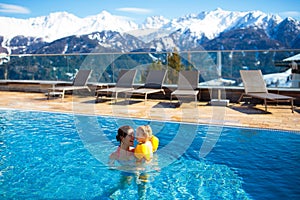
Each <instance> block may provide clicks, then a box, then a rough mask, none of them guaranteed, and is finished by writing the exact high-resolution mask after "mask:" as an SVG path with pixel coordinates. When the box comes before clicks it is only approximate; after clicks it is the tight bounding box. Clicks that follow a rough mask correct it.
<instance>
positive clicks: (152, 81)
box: [126, 70, 167, 103]
mask: <svg viewBox="0 0 300 200" xmlns="http://www.w3.org/2000/svg"><path fill="white" fill-rule="evenodd" d="M166 74H167V70H150V71H149V72H148V75H147V77H146V81H145V84H144V85H143V86H142V87H140V88H138V89H135V90H130V91H126V97H127V96H128V95H129V94H130V95H131V96H132V95H140V96H144V97H145V101H144V102H145V103H146V101H147V98H148V95H149V94H153V93H159V92H162V93H163V94H165V91H164V89H163V88H162V85H163V83H164V81H165V78H166Z"/></svg>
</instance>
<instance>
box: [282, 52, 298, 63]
mask: <svg viewBox="0 0 300 200" xmlns="http://www.w3.org/2000/svg"><path fill="white" fill-rule="evenodd" d="M298 60H300V53H299V54H296V55H294V56H292V57H289V58H286V59H283V61H284V62H288V61H298Z"/></svg>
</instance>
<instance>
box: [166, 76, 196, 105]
mask: <svg viewBox="0 0 300 200" xmlns="http://www.w3.org/2000/svg"><path fill="white" fill-rule="evenodd" d="M198 83H199V71H180V72H179V74H178V83H177V89H175V90H174V91H173V92H172V93H171V95H170V102H172V98H173V96H176V97H177V99H178V101H179V98H178V97H190V96H193V97H194V101H195V106H197V99H198V98H197V97H198V94H199V90H197V88H198Z"/></svg>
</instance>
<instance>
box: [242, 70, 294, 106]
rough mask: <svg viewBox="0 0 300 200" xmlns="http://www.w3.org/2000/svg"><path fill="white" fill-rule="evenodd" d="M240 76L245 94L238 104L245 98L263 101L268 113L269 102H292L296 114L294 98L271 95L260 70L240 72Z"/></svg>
mask: <svg viewBox="0 0 300 200" xmlns="http://www.w3.org/2000/svg"><path fill="white" fill-rule="evenodd" d="M240 74H241V78H242V80H243V84H244V89H245V93H243V94H242V95H241V96H240V98H239V100H238V103H239V102H240V101H241V100H242V98H243V97H244V96H248V97H253V98H258V99H262V100H263V101H264V105H265V111H267V102H290V103H291V108H292V112H294V97H290V96H285V95H280V94H274V93H269V92H268V89H267V87H266V84H265V81H264V79H263V76H262V73H261V71H260V70H240Z"/></svg>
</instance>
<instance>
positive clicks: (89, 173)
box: [0, 110, 300, 199]
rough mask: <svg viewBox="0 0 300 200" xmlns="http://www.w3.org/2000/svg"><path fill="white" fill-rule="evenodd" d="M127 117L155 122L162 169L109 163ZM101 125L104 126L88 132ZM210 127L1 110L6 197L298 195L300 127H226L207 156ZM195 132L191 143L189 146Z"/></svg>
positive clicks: (1, 187)
mask: <svg viewBox="0 0 300 200" xmlns="http://www.w3.org/2000/svg"><path fill="white" fill-rule="evenodd" d="M95 122H96V123H95ZM128 123H131V124H130V125H133V126H134V127H135V128H136V127H137V126H139V125H142V124H150V125H151V127H152V128H153V130H154V132H155V133H156V135H157V136H158V137H159V138H160V146H159V149H160V150H161V151H159V152H157V154H156V160H157V166H156V167H160V170H158V171H156V170H149V171H147V172H146V173H142V174H141V175H140V176H137V175H134V174H128V173H125V172H123V171H120V170H111V169H109V168H108V167H107V166H106V162H107V160H108V155H109V154H110V153H111V152H112V151H113V150H114V149H115V148H116V146H117V145H118V143H117V142H116V141H115V135H116V130H117V128H118V127H119V126H120V125H123V124H128ZM78 124H79V125H78ZM95 126H97V127H98V129H95V130H96V131H92V133H89V132H90V131H91V130H94V127H95ZM209 128H212V127H211V126H210V127H209V126H207V125H195V124H184V123H174V122H159V121H148V120H139V119H121V118H114V117H102V116H97V117H96V116H84V115H72V114H61V113H49V112H34V111H18V110H1V114H0V131H1V133H0V156H1V157H0V158H1V161H0V163H1V164H0V170H1V171H0V198H1V199H106V198H107V199H108V198H113V199H138V198H145V199H299V197H300V192H299V189H298V188H299V185H300V176H299V175H300V151H299V147H300V134H297V133H292V132H285V131H274V130H264V129H244V128H232V127H223V128H222V133H221V135H220V137H219V139H218V142H217V143H216V145H215V146H214V148H213V149H212V151H211V152H210V153H209V154H208V155H207V156H206V157H205V158H200V157H199V149H200V147H201V145H202V143H203V140H204V139H205V136H206V134H205V133H206V132H207V130H208V129H209ZM213 128H214V127H213ZM215 128H218V127H215ZM99 130H101V131H100V132H99ZM178 130H180V131H183V132H184V131H185V134H186V135H183V136H186V140H184V139H183V138H184V137H180V140H181V141H182V142H180V140H178V139H177V140H176V136H177V135H178ZM194 130H195V133H194V132H193V131H194ZM83 132H87V133H88V134H83ZM97 132H99V134H97ZM192 135H193V136H192ZM188 137H192V142H191V144H190V145H188V148H186V141H191V140H189V139H188ZM174 141H176V143H175V144H173V143H174ZM174 147H176V149H179V150H176V149H172V148H174ZM180 149H181V150H182V151H183V152H184V153H183V154H182V155H181V153H180V152H181V151H180Z"/></svg>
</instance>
